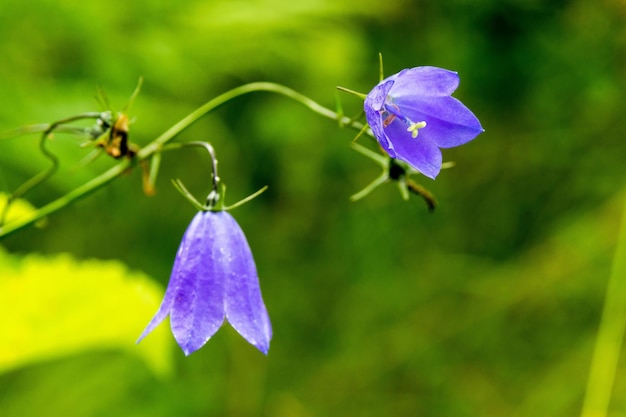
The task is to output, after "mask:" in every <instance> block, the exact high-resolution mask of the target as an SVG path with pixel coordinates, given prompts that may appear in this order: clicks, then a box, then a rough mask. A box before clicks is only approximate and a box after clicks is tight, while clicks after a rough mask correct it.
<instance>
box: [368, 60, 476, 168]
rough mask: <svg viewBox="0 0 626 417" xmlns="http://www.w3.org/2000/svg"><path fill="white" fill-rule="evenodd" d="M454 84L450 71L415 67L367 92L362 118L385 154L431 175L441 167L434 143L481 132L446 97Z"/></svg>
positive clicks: (447, 144) (453, 142)
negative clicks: (363, 117)
mask: <svg viewBox="0 0 626 417" xmlns="http://www.w3.org/2000/svg"><path fill="white" fill-rule="evenodd" d="M458 85H459V76H458V74H457V73H456V72H453V71H448V70H446V69H442V68H436V67H416V68H410V69H405V70H403V71H401V72H399V73H397V74H395V75H392V76H391V77H388V78H386V79H384V80H382V81H381V82H380V83H379V84H378V85H377V86H376V87H374V88H373V89H372V91H370V92H369V94H367V96H366V98H365V103H364V108H365V116H366V118H367V123H368V124H369V126H370V128H371V129H372V132H373V133H374V136H376V139H377V140H378V142H379V143H380V145H381V146H382V147H383V149H384V150H385V151H386V152H387V153H388V154H389V156H390V157H392V158H397V159H399V160H401V161H404V162H406V163H408V164H409V165H411V166H412V167H413V168H415V169H417V170H418V171H420V172H421V173H422V174H424V175H426V176H427V177H430V178H433V179H434V178H435V177H436V176H437V174H439V171H440V170H441V163H442V157H441V150H440V148H452V147H454V146H459V145H462V144H464V143H467V142H469V141H470V140H472V139H474V138H475V137H476V136H478V135H479V134H480V133H482V132H483V131H484V129H483V128H482V126H481V125H480V122H479V121H478V119H477V118H476V116H474V114H473V113H472V112H471V111H470V110H469V109H468V108H467V107H465V105H463V103H461V102H460V101H459V100H457V99H456V98H454V97H452V96H451V94H452V93H453V92H454V90H456V88H457V87H458Z"/></svg>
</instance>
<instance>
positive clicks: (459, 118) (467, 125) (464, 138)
mask: <svg viewBox="0 0 626 417" xmlns="http://www.w3.org/2000/svg"><path fill="white" fill-rule="evenodd" d="M397 104H398V106H400V108H401V110H402V113H403V114H404V115H406V116H407V117H409V118H410V119H411V120H415V121H422V120H423V121H425V122H426V127H425V128H424V129H421V130H420V132H419V134H420V136H422V135H423V137H424V138H428V139H429V140H431V141H433V142H434V143H436V144H437V146H439V147H440V148H451V147H454V146H459V145H462V144H464V143H467V142H469V141H470V140H472V139H474V138H475V137H476V136H478V135H479V134H480V133H482V132H484V129H483V127H482V126H481V125H480V121H479V120H478V119H477V118H476V116H474V113H472V112H471V111H470V110H469V109H468V108H467V107H465V105H464V104H463V103H461V102H460V101H459V100H457V99H456V98H454V97H417V98H410V99H409V98H404V99H402V100H399V101H398V103H397Z"/></svg>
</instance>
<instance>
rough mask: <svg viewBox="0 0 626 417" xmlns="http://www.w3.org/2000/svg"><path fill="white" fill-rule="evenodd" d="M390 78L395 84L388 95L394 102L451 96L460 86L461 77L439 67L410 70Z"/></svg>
mask: <svg viewBox="0 0 626 417" xmlns="http://www.w3.org/2000/svg"><path fill="white" fill-rule="evenodd" d="M390 78H393V79H394V80H395V83H394V84H393V86H392V87H391V89H390V90H389V92H388V94H389V95H390V96H391V97H393V99H394V100H395V99H397V98H400V97H407V96H408V97H414V96H421V97H441V96H449V95H450V94H452V93H453V92H454V90H456V89H457V87H458V86H459V75H458V74H457V73H456V72H454V71H449V70H446V69H443V68H437V67H416V68H409V69H405V70H403V71H401V72H399V73H398V74H397V75H396V76H394V77H390Z"/></svg>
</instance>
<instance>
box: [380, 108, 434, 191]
mask: <svg viewBox="0 0 626 417" xmlns="http://www.w3.org/2000/svg"><path fill="white" fill-rule="evenodd" d="M422 130H424V129H422ZM386 132H387V136H389V138H390V140H391V141H392V142H393V146H394V149H395V150H396V153H397V155H398V156H397V158H398V159H400V160H401V161H404V162H406V163H408V164H409V165H411V166H412V167H413V168H415V169H417V170H418V171H419V172H421V173H422V174H424V175H425V176H427V177H429V178H432V179H435V177H436V176H437V175H438V174H439V171H440V170H441V162H442V158H441V151H440V150H439V148H438V147H437V145H436V144H435V143H434V142H432V141H430V140H428V138H426V137H423V135H422V133H421V131H420V134H419V136H418V137H416V138H414V137H413V136H412V135H411V132H409V131H407V129H406V125H405V124H404V123H403V122H402V121H400V120H397V119H396V120H394V121H393V123H391V124H390V125H389V126H388V127H387V128H386Z"/></svg>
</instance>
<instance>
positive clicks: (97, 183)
mask: <svg viewBox="0 0 626 417" xmlns="http://www.w3.org/2000/svg"><path fill="white" fill-rule="evenodd" d="M259 91H266V92H270V93H276V94H280V95H283V96H285V97H288V98H290V99H292V100H294V101H297V102H298V103H300V104H302V105H304V106H305V107H307V108H308V109H309V110H312V111H313V112H314V113H317V114H319V115H321V116H323V117H326V118H328V119H332V120H337V121H339V122H340V123H341V124H343V125H345V126H348V127H351V128H354V129H356V130H361V129H363V127H364V125H363V124H362V123H359V122H357V121H354V120H352V119H350V118H348V117H345V116H341V115H339V114H337V113H336V112H334V111H333V110H331V109H329V108H326V107H324V106H322V105H320V104H319V103H317V102H316V101H313V100H311V99H310V98H308V97H307V96H305V95H303V94H300V93H298V92H297V91H295V90H292V89H291V88H288V87H285V86H283V85H280V84H275V83H271V82H254V83H250V84H244V85H242V86H239V87H236V88H233V89H232V90H229V91H227V92H225V93H223V94H220V95H219V96H217V97H215V98H213V99H212V100H209V101H208V102H206V103H205V104H204V105H202V106H201V107H199V108H198V109H196V110H195V111H193V112H192V113H190V114H189V115H188V116H186V117H184V118H183V119H181V120H180V121H179V122H178V123H176V124H174V125H173V126H172V127H171V128H169V129H168V130H166V131H165V132H164V133H163V134H161V135H160V136H159V137H157V138H156V139H154V140H153V141H152V142H150V143H149V144H148V145H146V146H145V147H143V148H142V149H141V150H140V151H139V152H137V154H136V155H135V160H136V161H143V160H145V159H148V158H150V157H151V156H153V155H154V154H156V153H159V152H161V150H162V147H163V145H165V144H167V143H168V142H169V141H171V140H172V139H174V137H176V136H177V135H178V134H179V133H181V132H182V131H183V130H185V129H186V128H188V127H189V126H191V125H192V124H193V123H195V122H196V121H197V120H198V119H200V118H201V117H202V116H204V115H205V114H207V113H209V112H210V111H212V110H214V109H216V108H217V107H219V106H221V105H222V104H224V103H226V102H228V101H230V100H232V99H234V98H236V97H239V96H242V95H245V94H248V93H253V92H259ZM98 114H99V113H98ZM88 115H89V116H96V115H97V114H96V113H93V114H91V113H88ZM84 116H85V115H82V117H84ZM68 120H73V118H70V119H65V120H63V122H67V121H68ZM131 164H132V161H131V160H125V161H122V162H120V163H118V164H117V165H115V166H114V167H112V168H111V169H109V170H108V171H106V172H104V173H102V174H100V175H99V176H98V177H96V178H94V179H92V180H91V181H89V182H87V183H85V184H83V185H82V186H80V187H78V188H75V189H74V190H72V191H70V192H68V193H67V194H65V195H64V196H62V197H60V198H58V199H56V200H54V201H52V202H50V203H48V204H47V205H45V206H43V207H41V208H40V209H38V210H37V211H36V212H35V213H34V214H33V215H31V216H30V217H27V218H24V219H20V220H17V221H14V222H11V223H9V224H7V225H4V226H2V227H1V228H0V239H3V238H5V237H7V236H9V235H10V234H12V233H15V232H17V231H18V230H20V229H23V228H25V227H27V226H29V225H31V224H33V223H35V222H36V221H37V220H40V219H42V218H43V217H45V216H48V215H50V214H52V213H55V212H57V211H59V210H61V209H62V208H64V207H66V206H68V205H70V204H72V203H73V202H75V201H76V200H79V199H80V198H83V197H85V196H87V195H88V194H91V193H92V192H94V191H96V190H98V189H99V188H101V187H103V186H104V185H106V184H108V183H109V182H111V181H113V180H114V179H115V178H117V177H118V176H120V175H121V174H122V173H124V171H126V170H127V169H128V168H129V167H130V166H131Z"/></svg>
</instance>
